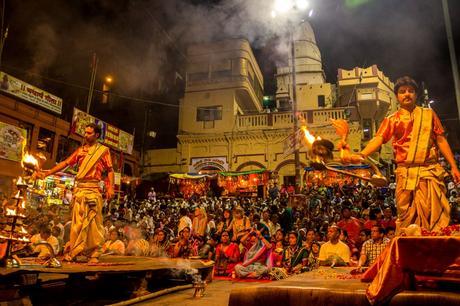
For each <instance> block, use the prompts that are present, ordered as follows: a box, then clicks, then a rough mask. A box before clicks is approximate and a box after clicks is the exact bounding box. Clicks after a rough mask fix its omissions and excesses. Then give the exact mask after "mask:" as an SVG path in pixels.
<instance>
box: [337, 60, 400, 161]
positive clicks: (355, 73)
mask: <svg viewBox="0 0 460 306" xmlns="http://www.w3.org/2000/svg"><path fill="white" fill-rule="evenodd" d="M337 81H338V84H337V85H338V88H339V93H338V99H337V105H338V106H342V107H343V106H354V107H356V109H357V111H358V114H359V118H360V126H361V127H362V141H361V148H363V147H364V146H365V145H366V144H367V142H368V141H369V140H370V139H371V138H372V137H373V136H374V135H375V133H376V132H377V129H378V128H379V126H380V123H382V121H383V119H384V118H385V117H386V116H387V115H389V114H391V113H393V112H395V111H396V108H397V103H398V102H397V99H396V96H395V94H394V93H393V88H394V84H393V83H392V82H391V81H390V80H389V79H388V77H386V76H385V75H384V74H383V72H382V71H380V70H379V69H378V68H377V65H373V66H370V67H368V68H354V69H351V70H344V69H339V71H338V76H337ZM374 157H375V158H381V159H383V160H386V161H390V160H391V159H392V158H393V151H392V148H391V145H390V144H389V143H387V144H386V145H384V146H382V149H381V152H380V156H379V154H375V155H374Z"/></svg>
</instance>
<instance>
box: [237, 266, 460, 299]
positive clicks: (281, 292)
mask: <svg viewBox="0 0 460 306" xmlns="http://www.w3.org/2000/svg"><path fill="white" fill-rule="evenodd" d="M350 270H351V268H333V269H332V268H326V267H321V268H319V269H318V270H316V271H312V272H306V273H303V274H299V275H296V276H292V277H289V278H287V279H284V280H280V281H274V282H271V283H265V284H261V285H257V286H250V287H247V288H242V289H236V290H233V291H232V292H231V294H230V300H229V306H244V305H254V306H271V305H286V306H287V305H292V306H294V305H295V306H303V305H305V306H306V305H315V306H316V305H318V306H319V305H334V306H335V305H338V306H342V305H343V306H348V305H363V306H364V305H365V306H369V305H370V304H369V302H368V300H367V299H366V295H365V293H366V288H367V286H368V283H363V282H361V280H359V279H353V278H352V276H351V275H350V274H349V271H350ZM388 305H429V306H432V305H443V306H450V305H460V289H458V290H457V292H441V291H431V290H430V291H426V290H425V291H403V292H401V293H398V294H396V295H395V296H394V297H393V298H392V299H391V300H390V302H389V303H388Z"/></svg>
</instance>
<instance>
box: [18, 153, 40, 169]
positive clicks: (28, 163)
mask: <svg viewBox="0 0 460 306" xmlns="http://www.w3.org/2000/svg"><path fill="white" fill-rule="evenodd" d="M21 166H22V167H23V168H27V167H29V168H38V160H37V159H36V158H35V157H34V156H33V155H32V154H29V153H25V154H24V156H23V157H22V160H21Z"/></svg>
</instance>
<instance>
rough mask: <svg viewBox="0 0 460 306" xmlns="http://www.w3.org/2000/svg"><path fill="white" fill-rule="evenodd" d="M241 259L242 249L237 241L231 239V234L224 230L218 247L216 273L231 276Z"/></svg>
mask: <svg viewBox="0 0 460 306" xmlns="http://www.w3.org/2000/svg"><path fill="white" fill-rule="evenodd" d="M239 261H240V250H239V248H238V245H237V244H236V243H233V242H231V241H230V235H229V233H228V232H227V231H223V232H222V235H221V236H220V244H219V245H218V246H217V248H216V265H215V270H214V273H215V274H216V275H226V276H229V275H231V274H232V272H233V271H234V269H235V265H236V264H237V262H239Z"/></svg>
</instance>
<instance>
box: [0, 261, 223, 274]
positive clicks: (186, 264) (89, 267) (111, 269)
mask: <svg viewBox="0 0 460 306" xmlns="http://www.w3.org/2000/svg"><path fill="white" fill-rule="evenodd" d="M24 262H26V263H31V264H30V265H27V264H26V265H24V266H21V267H20V268H0V279H1V278H3V277H8V276H11V275H17V274H28V273H59V274H68V275H94V274H105V273H132V272H154V271H158V270H169V269H179V270H187V269H197V270H199V271H200V270H202V269H209V268H212V267H213V265H214V262H212V261H207V262H205V261H202V260H196V259H182V258H152V257H135V256H104V257H100V258H99V263H97V264H87V263H73V262H72V263H69V262H65V261H62V262H61V263H62V267H61V268H46V267H42V266H40V265H38V264H34V263H32V259H25V260H24Z"/></svg>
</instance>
